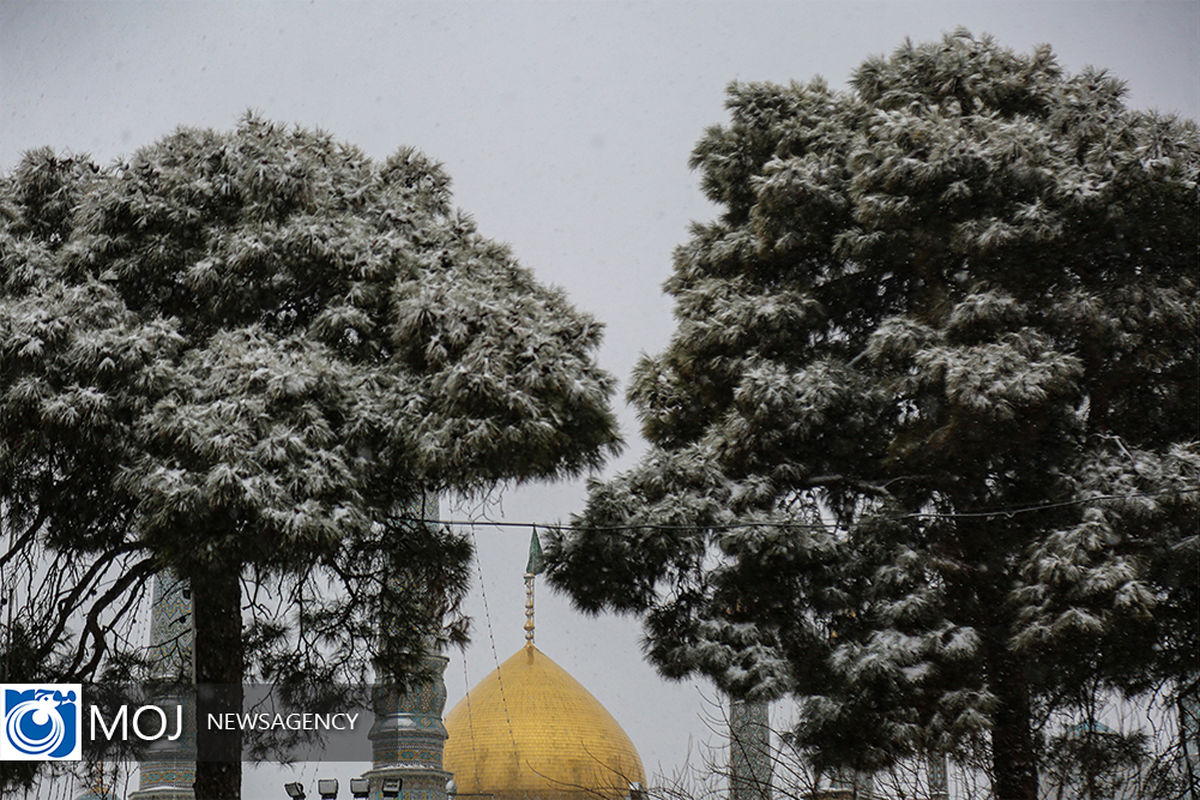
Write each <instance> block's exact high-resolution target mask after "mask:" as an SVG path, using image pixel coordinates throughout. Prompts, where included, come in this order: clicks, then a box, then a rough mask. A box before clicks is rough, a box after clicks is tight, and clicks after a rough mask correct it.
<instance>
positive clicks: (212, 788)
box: [191, 566, 244, 800]
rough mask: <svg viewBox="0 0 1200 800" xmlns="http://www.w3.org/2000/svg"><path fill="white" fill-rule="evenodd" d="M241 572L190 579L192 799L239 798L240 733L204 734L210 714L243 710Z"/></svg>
mask: <svg viewBox="0 0 1200 800" xmlns="http://www.w3.org/2000/svg"><path fill="white" fill-rule="evenodd" d="M240 578H241V576H240V570H239V569H238V568H237V567H236V566H231V567H229V568H227V569H220V568H215V569H208V570H201V571H198V573H197V574H195V575H193V576H192V579H191V586H192V609H193V619H194V621H195V635H196V640H195V647H194V652H195V659H196V686H197V697H196V723H197V724H196V784H195V792H196V800H230V798H235V797H240V796H241V785H242V753H241V750H242V734H241V732H240V731H238V730H234V731H209V730H207V728H208V725H207V724H206V721H207V719H208V715H209V714H223V713H227V712H240V711H241V710H242V667H243V661H244V658H243V650H244V645H243V642H242V602H241V600H242V594H241V582H240Z"/></svg>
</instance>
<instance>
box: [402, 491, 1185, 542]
mask: <svg viewBox="0 0 1200 800" xmlns="http://www.w3.org/2000/svg"><path fill="white" fill-rule="evenodd" d="M1196 492H1200V486H1191V487H1184V488H1182V489H1163V490H1161V491H1157V492H1132V493H1130V494H1102V495H1095V496H1093V497H1087V498H1079V499H1075V500H1058V501H1053V502H1047V503H1038V504H1035V505H1026V506H1008V507H1002V508H994V509H981V510H970V511H955V512H949V513H947V512H938V511H914V512H909V513H905V514H878V515H871V516H867V517H865V518H864V521H870V522H903V521H906V520H914V519H984V518H988V517H1013V516H1016V515H1017V514H1028V513H1032V512H1036V511H1045V510H1049V509H1056V508H1068V507H1071V506H1082V505H1088V504H1091V503H1097V502H1103V501H1110V500H1137V499H1142V498H1150V497H1163V496H1165V495H1180V494H1194V493H1196ZM402 519H404V520H405V521H409V522H426V523H432V524H434V525H449V526H454V527H464V528H471V529H472V530H473V529H475V528H479V527H489V528H552V529H556V530H561V531H580V532H584V531H612V532H615V531H636V530H658V531H697V530H733V529H736V528H777V527H788V528H802V529H809V530H827V529H828V527H829V526H828V525H824V524H821V523H816V522H790V521H787V520H750V521H742V522H714V523H712V524H709V525H676V524H664V523H655V522H643V523H626V524H623V525H572V524H563V523H549V522H512V521H508V520H457V519H429V518H416V517H412V518H407V517H402Z"/></svg>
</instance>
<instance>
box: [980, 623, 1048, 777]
mask: <svg viewBox="0 0 1200 800" xmlns="http://www.w3.org/2000/svg"><path fill="white" fill-rule="evenodd" d="M997 638H998V639H999V640H998V641H997V640H993V641H992V642H991V643H989V646H988V661H987V670H988V684H989V686H990V688H991V691H992V694H994V695H995V696H996V698H997V700H998V707H997V708H996V713H995V715H994V718H993V722H992V774H993V786H992V793H993V795H994V796H995V798H996V800H1037V792H1038V774H1037V755H1036V751H1035V748H1034V746H1033V731H1032V714H1031V711H1030V705H1029V685H1028V682H1027V679H1026V676H1025V670H1024V666H1023V665H1022V663H1021V662H1020V660H1019V659H1017V658H1016V657H1015V656H1013V654H1012V653H1010V652H1008V650H1007V648H1006V647H1005V642H1004V637H997Z"/></svg>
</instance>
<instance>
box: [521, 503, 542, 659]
mask: <svg viewBox="0 0 1200 800" xmlns="http://www.w3.org/2000/svg"><path fill="white" fill-rule="evenodd" d="M545 568H546V560H545V559H544V558H543V557H542V543H541V542H540V541H538V535H537V528H536V527H535V528H534V529H533V535H532V536H531V537H530V539H529V560H528V561H527V562H525V643H526V644H527V645H530V646H532V645H533V576H535V575H537V574H539V573H541V572H542V570H544V569H545Z"/></svg>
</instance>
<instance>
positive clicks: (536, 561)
mask: <svg viewBox="0 0 1200 800" xmlns="http://www.w3.org/2000/svg"><path fill="white" fill-rule="evenodd" d="M545 569H546V559H545V557H543V556H542V543H541V542H539V541H538V535H537V528H534V529H533V536H532V537H531V538H530V539H529V561H527V562H525V574H527V575H540V574H541V573H542V572H543V571H544V570H545Z"/></svg>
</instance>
